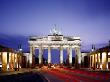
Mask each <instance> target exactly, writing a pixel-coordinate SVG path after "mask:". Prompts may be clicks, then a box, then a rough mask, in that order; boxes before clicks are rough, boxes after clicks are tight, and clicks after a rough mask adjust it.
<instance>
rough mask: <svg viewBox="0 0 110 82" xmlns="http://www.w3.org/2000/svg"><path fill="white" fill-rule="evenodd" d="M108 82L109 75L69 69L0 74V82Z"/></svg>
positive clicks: (32, 70)
mask: <svg viewBox="0 0 110 82" xmlns="http://www.w3.org/2000/svg"><path fill="white" fill-rule="evenodd" d="M27 81H28V82H110V73H100V72H98V73H97V72H90V71H85V70H78V69H69V68H59V67H56V68H50V69H49V68H45V67H44V68H39V69H24V70H21V71H19V72H10V73H3V74H0V82H27Z"/></svg>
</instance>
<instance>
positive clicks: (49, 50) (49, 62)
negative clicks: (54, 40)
mask: <svg viewBox="0 0 110 82" xmlns="http://www.w3.org/2000/svg"><path fill="white" fill-rule="evenodd" d="M48 64H51V48H50V46H48Z"/></svg>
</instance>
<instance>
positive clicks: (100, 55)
mask: <svg viewBox="0 0 110 82" xmlns="http://www.w3.org/2000/svg"><path fill="white" fill-rule="evenodd" d="M100 68H101V69H102V52H100Z"/></svg>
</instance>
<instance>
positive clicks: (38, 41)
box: [28, 28, 81, 67]
mask: <svg viewBox="0 0 110 82" xmlns="http://www.w3.org/2000/svg"><path fill="white" fill-rule="evenodd" d="M50 33H51V34H50V35H48V36H43V37H37V36H32V37H30V38H29V41H28V43H29V45H30V55H29V63H30V66H32V65H33V57H34V55H35V49H39V65H41V64H42V56H43V50H44V49H48V64H51V60H52V59H51V49H53V48H55V49H56V48H57V49H60V64H63V49H67V51H68V60H69V65H72V49H74V50H75V54H76V62H75V63H76V64H75V67H80V64H81V51H80V46H81V40H80V37H73V36H64V35H61V32H59V31H58V30H56V29H55V28H53V29H52V30H50Z"/></svg>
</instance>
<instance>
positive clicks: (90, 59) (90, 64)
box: [89, 55, 91, 68]
mask: <svg viewBox="0 0 110 82" xmlns="http://www.w3.org/2000/svg"><path fill="white" fill-rule="evenodd" d="M89 68H91V55H90V65H89Z"/></svg>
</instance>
